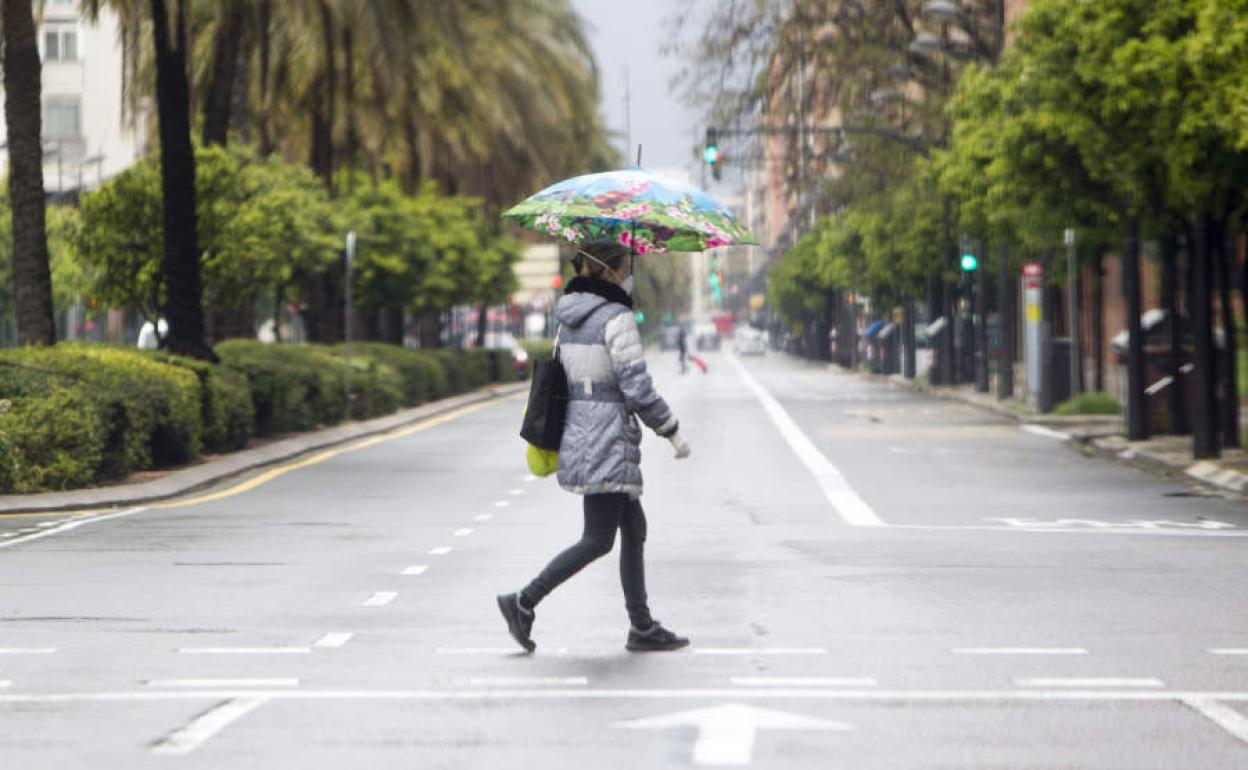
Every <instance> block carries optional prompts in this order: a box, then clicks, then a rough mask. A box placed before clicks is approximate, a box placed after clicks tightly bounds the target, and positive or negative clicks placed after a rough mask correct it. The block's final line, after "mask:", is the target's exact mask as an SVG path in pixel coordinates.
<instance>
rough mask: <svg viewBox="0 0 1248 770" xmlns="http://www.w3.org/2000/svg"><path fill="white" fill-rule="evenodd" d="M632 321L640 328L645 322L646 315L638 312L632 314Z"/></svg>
mask: <svg viewBox="0 0 1248 770" xmlns="http://www.w3.org/2000/svg"><path fill="white" fill-rule="evenodd" d="M633 320H634V321H636V322H637V325H638V326H640V325H642V324H644V323H645V322H646V314H645V313H643V312H641V311H640V310H638V311H637V312H636V313H633Z"/></svg>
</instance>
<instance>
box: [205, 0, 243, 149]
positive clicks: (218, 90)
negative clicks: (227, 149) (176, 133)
mask: <svg viewBox="0 0 1248 770" xmlns="http://www.w3.org/2000/svg"><path fill="white" fill-rule="evenodd" d="M224 5H225V8H224V9H223V13H224V15H223V18H222V19H221V21H220V23H219V24H218V25H217V32H216V34H215V35H214V36H213V43H212V77H211V79H209V81H208V90H207V91H206V92H205V93H204V106H203V116H204V129H203V143H204V144H205V145H214V144H216V145H222V146H224V145H225V144H226V143H227V142H229V138H230V124H231V120H230V115H231V112H230V111H231V109H232V107H233V106H234V105H233V101H234V83H235V81H236V80H237V77H238V54H239V51H240V50H242V47H243V32H244V29H245V26H244V21H245V20H246V17H245V15H244V10H245V9H244V7H243V3H242V0H225V1H224Z"/></svg>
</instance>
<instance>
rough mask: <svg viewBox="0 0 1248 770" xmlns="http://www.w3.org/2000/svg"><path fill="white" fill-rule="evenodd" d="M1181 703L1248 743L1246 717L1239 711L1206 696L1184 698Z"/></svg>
mask: <svg viewBox="0 0 1248 770" xmlns="http://www.w3.org/2000/svg"><path fill="white" fill-rule="evenodd" d="M1183 705H1185V706H1187V707H1188V708H1191V709H1195V710H1196V711H1197V712H1199V713H1201V714H1203V715H1204V716H1206V717H1208V718H1209V720H1210V721H1212V722H1213V723H1214V724H1216V725H1217V726H1218V727H1221V728H1222V729H1223V730H1226V731H1227V732H1228V733H1230V734H1231V735H1233V736H1235V737H1236V738H1238V739H1239V740H1241V741H1243V742H1244V743H1248V717H1246V716H1244V715H1243V714H1242V713H1240V712H1239V711H1237V710H1235V709H1233V708H1231V707H1230V706H1227V705H1226V704H1225V703H1218V702H1217V701H1216V700H1210V699H1207V698H1184V699H1183Z"/></svg>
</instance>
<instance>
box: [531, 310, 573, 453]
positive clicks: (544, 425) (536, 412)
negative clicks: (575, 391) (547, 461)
mask: <svg viewBox="0 0 1248 770" xmlns="http://www.w3.org/2000/svg"><path fill="white" fill-rule="evenodd" d="M567 418H568V375H567V372H565V371H564V369H563V362H561V361H560V360H559V335H557V334H556V335H555V353H554V355H553V356H552V357H551V358H550V359H549V360H547V361H539V362H537V364H536V365H534V367H533V384H532V385H531V386H530V387H529V406H528V409H526V410H525V412H524V421H523V422H522V423H521V425H520V436H521V437H522V438H523V439H524V440H525V441H527V442H529V443H530V444H532V445H533V446H535V447H537V448H538V449H545V450H548V451H556V452H557V451H559V442H560V441H562V440H563V425H564V422H565V421H566V420H567Z"/></svg>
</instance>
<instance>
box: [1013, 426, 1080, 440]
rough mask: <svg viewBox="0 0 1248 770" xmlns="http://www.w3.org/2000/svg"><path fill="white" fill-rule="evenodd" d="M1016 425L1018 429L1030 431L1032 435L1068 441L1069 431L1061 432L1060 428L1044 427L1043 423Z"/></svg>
mask: <svg viewBox="0 0 1248 770" xmlns="http://www.w3.org/2000/svg"><path fill="white" fill-rule="evenodd" d="M1018 427H1019V430H1021V431H1023V432H1024V433H1030V434H1031V435H1033V436H1043V437H1044V438H1051V439H1054V440H1055V441H1070V434H1069V433H1062V432H1061V431H1060V430H1053V429H1052V428H1046V427H1044V426H1043V425H1020V426H1018Z"/></svg>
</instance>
